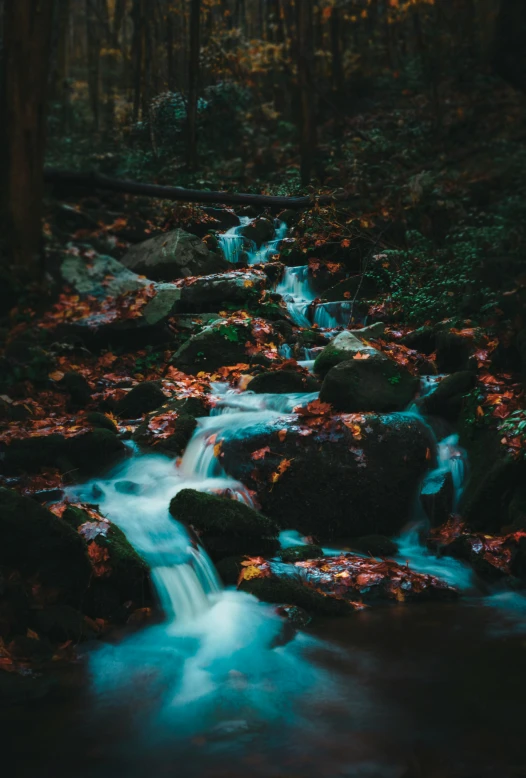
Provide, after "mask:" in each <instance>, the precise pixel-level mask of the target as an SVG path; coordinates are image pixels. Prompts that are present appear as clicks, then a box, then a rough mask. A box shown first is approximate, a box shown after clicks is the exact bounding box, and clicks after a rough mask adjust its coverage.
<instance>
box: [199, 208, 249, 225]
mask: <svg viewBox="0 0 526 778" xmlns="http://www.w3.org/2000/svg"><path fill="white" fill-rule="evenodd" d="M201 210H202V211H204V212H205V213H206V214H207V215H208V216H210V217H211V218H212V219H213V220H214V221H213V222H212V223H210V222H208V223H207V228H208V229H209V228H210V227H213V229H214V230H231V229H232V227H238V226H239V225H240V224H241V222H240V220H239V216H237V215H236V214H235V213H234V211H230V210H228V208H202V209H201Z"/></svg>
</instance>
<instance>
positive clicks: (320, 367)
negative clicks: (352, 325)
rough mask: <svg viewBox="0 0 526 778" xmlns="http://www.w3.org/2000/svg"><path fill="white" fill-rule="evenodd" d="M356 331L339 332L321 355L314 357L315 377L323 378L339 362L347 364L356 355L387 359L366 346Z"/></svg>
mask: <svg viewBox="0 0 526 778" xmlns="http://www.w3.org/2000/svg"><path fill="white" fill-rule="evenodd" d="M357 332H358V331H357V330H355V331H354V332H349V331H348V330H345V331H344V332H340V334H339V335H337V336H336V337H335V338H333V339H332V340H331V341H330V343H329V344H328V345H327V346H326V347H325V348H324V349H323V351H322V352H321V354H319V355H318V356H317V357H316V361H315V362H314V372H315V373H316V375H319V376H321V377H322V378H324V377H325V376H326V375H327V373H328V372H329V370H330V369H331V368H333V367H335V366H336V365H339V364H340V362H347V361H348V360H349V359H354V357H355V356H356V354H361V355H362V356H365V357H366V358H367V359H379V360H385V359H388V357H386V356H385V355H384V354H382V353H381V352H380V351H378V350H377V349H375V348H373V347H372V346H369V345H366V344H365V343H364V342H363V341H362V340H361V339H360V338H359V337H358V336H357Z"/></svg>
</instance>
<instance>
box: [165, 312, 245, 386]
mask: <svg viewBox="0 0 526 778" xmlns="http://www.w3.org/2000/svg"><path fill="white" fill-rule="evenodd" d="M249 339H251V333H250V329H249V325H248V323H247V324H232V323H230V322H228V321H227V320H225V319H217V320H216V321H215V322H213V323H212V324H209V325H208V326H207V327H204V329H202V330H201V332H199V333H198V334H197V335H193V336H192V337H191V338H190V339H189V340H187V341H186V343H183V345H182V346H181V347H180V348H179V349H178V350H177V351H176V353H175V354H174V356H173V358H172V363H173V364H174V365H175V367H177V369H178V370H182V371H183V372H184V373H191V374H196V373H199V372H200V371H202V370H204V371H208V372H213V371H214V370H217V368H219V367H223V366H225V365H236V364H238V363H240V362H248V361H249V359H248V357H247V354H246V349H245V344H246V342H247V340H249Z"/></svg>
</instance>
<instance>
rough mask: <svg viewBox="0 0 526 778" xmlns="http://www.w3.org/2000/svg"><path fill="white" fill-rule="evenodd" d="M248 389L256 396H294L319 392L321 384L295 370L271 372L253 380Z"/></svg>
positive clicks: (261, 374)
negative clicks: (294, 394) (295, 394)
mask: <svg viewBox="0 0 526 778" xmlns="http://www.w3.org/2000/svg"><path fill="white" fill-rule="evenodd" d="M248 388H249V390H250V391H251V392H255V393H256V394H293V393H302V392H317V391H319V389H320V384H319V382H318V381H316V379H315V378H313V377H312V376H309V375H303V374H302V373H298V372H295V371H293V370H269V371H268V372H266V373H260V374H259V375H257V376H256V377H255V378H253V379H252V381H251V382H250V384H249V387H248Z"/></svg>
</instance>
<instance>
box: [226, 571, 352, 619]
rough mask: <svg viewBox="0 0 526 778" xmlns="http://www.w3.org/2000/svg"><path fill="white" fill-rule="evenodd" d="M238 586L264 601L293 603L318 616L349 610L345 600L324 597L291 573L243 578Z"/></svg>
mask: <svg viewBox="0 0 526 778" xmlns="http://www.w3.org/2000/svg"><path fill="white" fill-rule="evenodd" d="M239 588H240V589H241V590H242V591H245V592H249V593H250V594H253V595H254V596H255V597H257V598H258V599H259V600H263V601H264V602H270V603H273V604H276V605H295V606H298V607H299V608H301V609H302V610H305V611H307V613H314V614H316V615H320V616H343V615H346V614H348V613H350V612H351V610H352V609H351V606H350V605H349V604H348V603H346V602H345V600H337V599H334V598H332V597H326V596H325V595H324V594H321V593H320V592H317V591H316V590H315V589H313V588H310V587H307V586H305V585H304V584H302V583H301V582H300V581H299V580H297V578H295V577H294V576H293V575H280V576H277V575H272V576H270V577H268V578H252V579H251V580H249V581H246V580H243V581H241V583H240V586H239Z"/></svg>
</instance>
